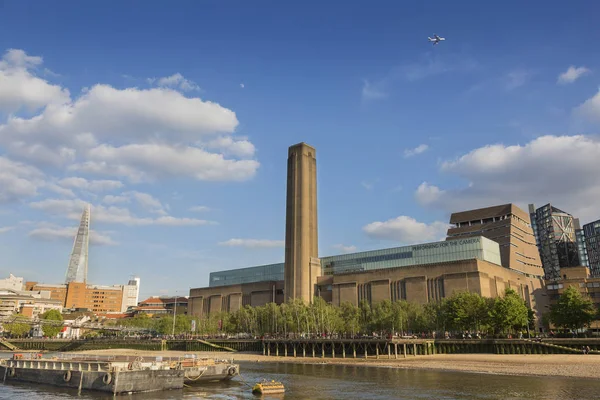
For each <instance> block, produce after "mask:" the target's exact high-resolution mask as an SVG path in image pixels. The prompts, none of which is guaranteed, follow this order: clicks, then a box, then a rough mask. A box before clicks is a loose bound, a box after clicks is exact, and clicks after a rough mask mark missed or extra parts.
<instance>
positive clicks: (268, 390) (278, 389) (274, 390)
mask: <svg viewBox="0 0 600 400" xmlns="http://www.w3.org/2000/svg"><path fill="white" fill-rule="evenodd" d="M252 393H254V394H278V393H285V387H284V386H283V383H281V382H276V381H271V382H269V381H267V380H266V379H265V380H263V381H262V382H259V383H257V384H256V385H254V387H253V388H252Z"/></svg>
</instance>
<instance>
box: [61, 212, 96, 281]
mask: <svg viewBox="0 0 600 400" xmlns="http://www.w3.org/2000/svg"><path fill="white" fill-rule="evenodd" d="M90 217H91V211H90V205H89V204H86V206H85V208H84V209H83V214H81V222H79V230H78V231H77V236H75V242H74V243H73V251H71V258H70V259H69V266H68V267H67V276H66V278H65V283H69V282H86V281H87V272H88V248H89V243H90Z"/></svg>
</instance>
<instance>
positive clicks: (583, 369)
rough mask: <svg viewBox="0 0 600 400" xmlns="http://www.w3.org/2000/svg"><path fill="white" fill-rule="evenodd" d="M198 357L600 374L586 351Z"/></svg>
mask: <svg viewBox="0 0 600 400" xmlns="http://www.w3.org/2000/svg"><path fill="white" fill-rule="evenodd" d="M77 354H98V355H107V354H111V355H131V356H134V355H135V356H143V357H146V356H147V357H154V356H165V357H179V356H183V355H184V354H190V353H189V352H182V351H162V352H161V351H144V350H126V349H111V350H89V351H78V352H77ZM193 354H198V356H199V357H214V358H222V359H224V358H227V359H233V360H234V361H248V362H276V363H304V364H338V365H356V366H365V367H387V368H404V369H428V370H438V371H458V372H471V373H484V374H501V375H517V376H519V375H520V376H527V375H529V376H565V377H573V378H600V356H598V355H591V354H589V355H583V354H544V355H535V354H528V355H499V354H437V355H431V356H417V357H414V356H413V357H410V356H409V357H407V358H399V359H398V360H395V359H393V358H392V359H391V360H389V359H387V355H386V356H384V357H381V358H380V359H379V360H376V359H374V358H370V359H368V360H365V359H364V358H362V359H361V358H357V359H353V358H346V359H342V358H336V359H332V358H323V359H322V358H311V357H307V358H302V357H298V358H294V357H273V356H271V357H269V356H263V355H257V354H248V353H222V352H194V353H193Z"/></svg>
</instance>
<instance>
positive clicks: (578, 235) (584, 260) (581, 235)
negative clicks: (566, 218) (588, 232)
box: [573, 218, 590, 268]
mask: <svg viewBox="0 0 600 400" xmlns="http://www.w3.org/2000/svg"><path fill="white" fill-rule="evenodd" d="M573 227H574V228H575V239H576V241H577V254H578V255H579V264H580V265H582V266H584V267H588V268H589V267H590V265H589V264H590V263H589V260H588V253H587V244H586V242H585V232H584V230H583V229H582V228H581V225H580V223H579V218H573Z"/></svg>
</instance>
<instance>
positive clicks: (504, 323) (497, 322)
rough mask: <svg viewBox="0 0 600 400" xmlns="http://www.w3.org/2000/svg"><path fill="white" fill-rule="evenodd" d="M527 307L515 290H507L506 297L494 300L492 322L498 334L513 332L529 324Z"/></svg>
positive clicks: (491, 314) (491, 312) (491, 313)
mask: <svg viewBox="0 0 600 400" xmlns="http://www.w3.org/2000/svg"><path fill="white" fill-rule="evenodd" d="M528 316H529V315H528V311H527V306H526V305H525V303H524V302H523V300H522V299H521V297H519V295H518V294H517V292H515V291H514V290H513V289H510V288H509V289H506V291H505V292H504V297H499V298H496V299H494V302H493V305H492V309H491V310H490V322H491V324H492V326H493V327H494V329H495V330H496V331H497V332H512V331H513V329H517V330H518V329H521V328H522V327H524V326H526V325H527V322H528Z"/></svg>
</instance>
